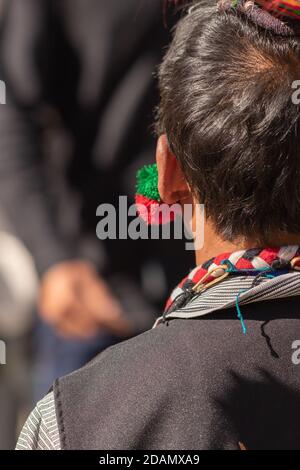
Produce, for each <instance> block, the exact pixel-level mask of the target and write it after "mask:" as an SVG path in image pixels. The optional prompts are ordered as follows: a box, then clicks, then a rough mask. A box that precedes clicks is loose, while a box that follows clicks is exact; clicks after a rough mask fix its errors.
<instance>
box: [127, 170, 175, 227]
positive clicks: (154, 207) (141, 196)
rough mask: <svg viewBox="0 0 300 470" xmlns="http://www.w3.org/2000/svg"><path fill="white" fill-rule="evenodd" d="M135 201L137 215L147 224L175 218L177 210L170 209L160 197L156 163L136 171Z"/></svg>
mask: <svg viewBox="0 0 300 470" xmlns="http://www.w3.org/2000/svg"><path fill="white" fill-rule="evenodd" d="M135 203H136V205H137V210H138V214H139V216H140V217H141V218H142V219H143V220H144V221H145V222H146V223H147V224H149V225H160V224H166V223H169V222H171V221H173V220H174V219H175V216H176V215H177V213H178V210H177V211H176V209H173V210H171V211H170V210H169V207H168V204H165V203H164V202H163V201H162V199H161V197H160V194H159V191H158V171H157V165H156V164H154V165H146V166H144V167H143V168H141V169H140V170H139V171H138V172H137V184H136V196H135ZM177 209H178V208H177Z"/></svg>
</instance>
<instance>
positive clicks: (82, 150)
mask: <svg viewBox="0 0 300 470" xmlns="http://www.w3.org/2000/svg"><path fill="white" fill-rule="evenodd" d="M167 16H168V17H167V18H166V16H165V14H164V9H163V5H162V1H161V0H0V79H1V80H3V81H4V82H5V84H6V104H5V105H0V339H1V340H5V341H6V344H7V364H6V365H1V366H0V449H8V448H13V447H14V445H15V440H16V433H17V432H18V431H19V429H20V426H21V425H22V424H23V423H24V420H25V418H26V416H27V414H28V412H29V411H30V409H31V408H32V406H33V403H34V402H35V401H36V400H39V399H40V398H41V397H42V396H43V395H44V394H45V393H46V392H47V391H48V389H49V387H50V386H51V384H52V382H53V380H54V379H55V378H56V377H57V376H60V375H62V374H66V373H69V372H71V371H72V370H74V369H76V368H78V367H80V366H82V365H83V364H84V363H85V362H86V361H88V360H89V359H90V358H92V357H93V356H94V355H95V354H97V353H98V352H99V351H101V350H103V349H105V348H106V347H107V346H109V345H111V344H114V343H115V342H117V341H121V340H123V339H125V338H127V337H129V336H132V335H135V334H138V333H140V332H142V331H144V330H146V329H148V328H149V327H151V325H152V324H153V322H154V320H155V318H156V317H157V315H159V314H160V313H161V311H162V308H163V305H164V302H165V300H166V298H167V296H168V291H169V290H170V289H171V288H172V287H173V286H174V285H175V284H176V282H177V281H178V280H179V279H180V277H182V275H183V274H184V272H186V270H187V269H188V268H189V267H190V266H191V265H192V264H193V260H192V259H187V253H186V252H184V244H183V242H181V241H168V240H149V241H140V240H137V241H131V240H110V241H100V240H98V239H97V237H96V225H97V222H98V221H99V220H98V218H97V217H96V209H97V207H98V205H99V204H101V203H111V204H115V205H116V206H118V197H119V196H120V195H127V196H128V197H129V200H130V203H132V202H133V200H134V190H135V174H136V171H137V169H138V168H139V167H141V166H142V165H143V164H145V163H153V162H154V159H155V137H154V133H153V128H152V125H153V121H154V108H155V106H156V104H157V102H158V93H157V83H156V78H155V71H156V68H157V65H158V64H159V62H160V60H161V57H162V55H163V53H164V51H165V48H166V46H167V44H168V42H169V40H170V30H171V27H172V24H173V23H174V22H175V20H176V16H175V15H174V14H170V15H167ZM118 318H119V319H120V321H119V322H118Z"/></svg>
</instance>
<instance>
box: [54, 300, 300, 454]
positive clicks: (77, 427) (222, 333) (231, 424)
mask: <svg viewBox="0 0 300 470" xmlns="http://www.w3.org/2000/svg"><path fill="white" fill-rule="evenodd" d="M243 314H244V317H245V321H246V322H247V328H248V330H247V334H246V335H244V334H243V333H242V329H241V324H240V322H239V320H238V319H237V318H236V312H235V310H234V309H232V310H227V311H225V310H224V311H219V312H215V313H214V314H210V315H207V316H205V317H202V318H198V319H194V320H172V321H170V322H169V324H168V325H167V324H163V325H160V326H158V327H157V328H156V329H154V330H151V331H148V332H146V333H144V334H142V335H140V336H138V337H136V338H134V339H131V340H129V341H126V342H124V343H122V344H119V345H117V346H113V347H111V348H109V349H108V350H106V351H105V352H104V353H102V354H100V355H99V356H98V357H97V358H96V359H94V360H93V361H92V362H91V363H90V364H88V365H87V366H86V367H84V368H83V369H81V370H79V371H77V372H75V373H73V374H71V375H69V376H67V377H64V378H62V379H59V380H58V381H57V382H56V383H55V385H54V394H55V400H56V411H57V418H58V424H59V430H60V438H61V445H62V448H63V449H98V450H99V449H103V450H112V449H122V450H132V449H143V450H150V449H162V450H165V449H179V450H184V449H197V450H200V449H239V448H240V445H239V443H240V442H241V443H242V444H243V445H244V446H245V447H246V449H297V448H298V449H299V448H300V426H299V410H300V364H299V365H298V364H297V362H300V361H297V358H300V353H299V354H297V349H293V347H294V348H295V341H296V340H300V298H299V297H295V298H290V299H282V300H276V301H265V302H261V303H254V304H251V305H248V306H243ZM298 349H299V346H298Z"/></svg>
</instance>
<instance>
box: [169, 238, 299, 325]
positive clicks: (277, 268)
mask: <svg viewBox="0 0 300 470" xmlns="http://www.w3.org/2000/svg"><path fill="white" fill-rule="evenodd" d="M299 270H300V247H299V246H298V245H293V246H292V245H291V246H283V247H280V248H263V249H262V248H254V249H249V250H241V251H235V252H233V253H232V252H227V253H222V254H220V255H218V256H216V257H214V258H211V259H210V260H208V261H206V262H205V263H204V264H202V265H201V266H197V267H196V268H194V269H193V270H192V271H191V272H190V274H189V275H188V276H186V277H185V278H184V279H183V280H182V281H181V282H180V284H179V285H178V286H177V287H176V288H175V289H174V290H173V292H172V294H171V296H170V297H169V299H168V301H167V303H166V307H165V313H164V315H165V316H166V315H168V314H170V313H172V312H173V311H175V310H176V309H180V308H182V307H184V306H185V305H186V304H187V303H188V302H189V300H191V299H192V298H193V297H194V296H195V295H196V294H199V293H200V294H201V292H203V291H204V290H206V289H207V288H209V286H211V285H213V284H214V283H217V282H218V281H219V279H222V278H223V277H227V276H229V277H230V276H234V275H237V274H238V275H240V276H257V277H259V276H272V277H276V276H280V275H282V274H286V273H288V272H292V271H299Z"/></svg>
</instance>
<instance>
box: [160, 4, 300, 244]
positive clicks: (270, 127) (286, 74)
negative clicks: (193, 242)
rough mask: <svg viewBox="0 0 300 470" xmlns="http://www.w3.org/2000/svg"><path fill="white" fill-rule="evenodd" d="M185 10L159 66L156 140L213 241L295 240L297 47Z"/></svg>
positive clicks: (224, 15)
mask: <svg viewBox="0 0 300 470" xmlns="http://www.w3.org/2000/svg"><path fill="white" fill-rule="evenodd" d="M192 3H193V5H192V6H190V7H189V8H188V10H187V12H186V14H185V15H184V17H183V18H182V19H181V20H180V21H179V23H178V25H177V27H176V30H175V35H174V39H173V41H172V43H171V46H170V48H169V50H168V52H167V54H166V56H165V58H164V60H163V62H162V64H161V66H160V69H159V86H160V95H161V101H160V106H159V110H158V119H157V130H158V133H159V134H162V133H166V134H167V137H168V141H169V144H170V148H171V150H172V151H173V152H174V154H175V155H176V157H177V158H178V160H179V161H180V164H181V166H182V169H183V171H184V173H185V176H186V178H187V180H188V182H189V183H190V185H191V187H192V190H193V192H194V193H195V194H196V196H197V198H198V200H199V202H201V203H203V204H204V205H205V210H206V214H207V216H208V217H209V218H210V219H211V220H212V221H213V223H214V225H215V227H216V230H217V232H218V233H219V234H220V235H221V236H222V237H223V238H225V239H227V240H230V241H235V240H237V239H241V238H249V237H251V238H252V239H253V238H254V237H255V238H256V239H257V240H259V241H261V242H263V243H267V242H268V240H269V239H270V237H271V236H272V235H273V234H274V233H276V234H277V233H278V232H288V233H293V234H300V112H299V111H300V106H299V104H297V102H295V100H292V94H293V93H295V90H294V89H293V87H292V85H293V82H294V81H295V80H297V79H300V43H299V40H298V39H297V38H296V37H278V36H275V35H274V34H272V32H270V31H267V30H264V29H263V28H261V27H259V26H258V25H257V24H254V23H252V22H251V21H250V20H249V19H247V18H245V16H244V15H242V14H240V13H238V12H237V11H234V10H230V11H219V9H218V8H217V5H216V3H215V2H214V1H208V0H206V1H196V2H192ZM293 101H294V102H293Z"/></svg>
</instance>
